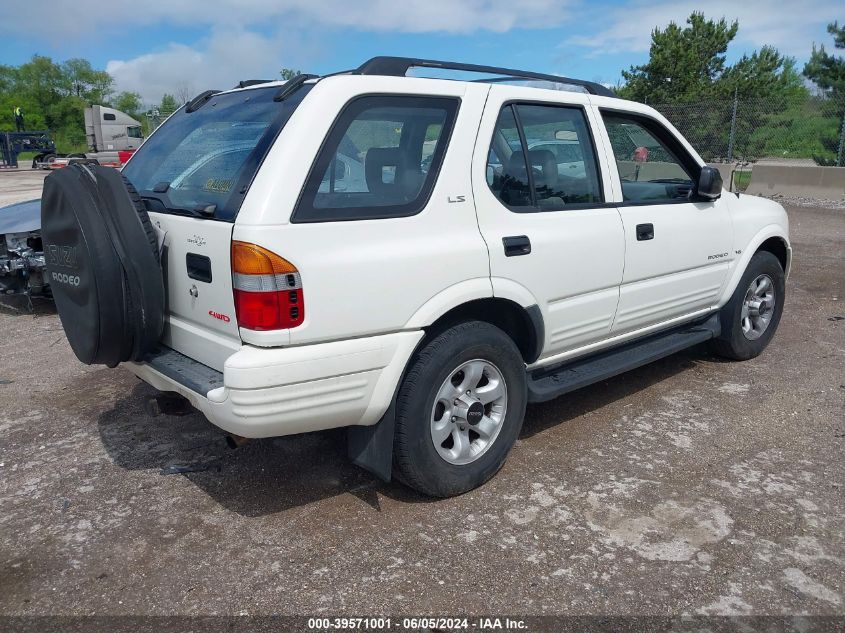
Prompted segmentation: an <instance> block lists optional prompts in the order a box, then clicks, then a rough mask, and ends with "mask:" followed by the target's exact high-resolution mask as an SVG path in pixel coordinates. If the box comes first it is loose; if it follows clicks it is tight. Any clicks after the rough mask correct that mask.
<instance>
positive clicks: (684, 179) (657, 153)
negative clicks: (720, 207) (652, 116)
mask: <svg viewBox="0 0 845 633" xmlns="http://www.w3.org/2000/svg"><path fill="white" fill-rule="evenodd" d="M603 118H604V125H605V127H606V128H607V135H608V136H609V137H610V145H611V147H612V148H613V154H614V156H615V158H616V166H617V168H618V169H619V178H620V180H621V181H622V199H623V200H624V201H625V202H651V201H654V202H658V203H659V202H661V201H663V202H670V201H671V202H676V201H679V200H687V199H689V197H690V195H691V193H692V190H693V183H694V180H693V178H692V176H691V175H690V169H689V167H688V166H685V163H684V161H682V160H681V159H679V158H678V152H676V151H673V149H672V147H671V144H670V143H669V142H665V141H663V140H661V137H663V138H670V136H669V132H668V131H666V130H663V129H662V128H661V127H659V124H658V123H657V122H653V121H646V120H644V119H640V118H638V117H630V116H625V115H620V114H615V113H614V114H609V113H605V114H604V115H603ZM687 162H688V161H687Z"/></svg>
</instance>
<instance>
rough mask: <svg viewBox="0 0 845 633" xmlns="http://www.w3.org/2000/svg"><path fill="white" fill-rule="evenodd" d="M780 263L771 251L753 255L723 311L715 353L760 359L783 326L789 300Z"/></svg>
mask: <svg viewBox="0 0 845 633" xmlns="http://www.w3.org/2000/svg"><path fill="white" fill-rule="evenodd" d="M785 285H786V281H785V275H784V272H783V267H782V266H781V264H780V261H779V260H778V258H777V257H775V256H774V255H773V254H772V253H769V252H768V251H759V252H757V253H755V254H754V256H753V257H752V258H751V261H750V262H749V263H748V268H746V269H745V274H743V276H742V279H740V281H739V285H737V287H736V290H735V291H734V294H733V295H732V296H731V299H730V301H728V303H727V304H726V305H725V307H724V308H722V311H721V313H720V319H721V322H722V334H721V336H719V338H717V339H716V340H714V341H713V344H712V350H713V352H715V353H716V354H717V355H718V356H723V357H725V358H729V359H731V360H748V359H750V358H754V357H756V356H759V355H760V354H761V353H762V352H763V350H764V349H766V346H767V345H768V344H769V341H771V340H772V337H773V336H774V335H775V331H776V330H777V328H778V324H779V323H780V317H781V314H783V302H784V299H785V298H786V293H785Z"/></svg>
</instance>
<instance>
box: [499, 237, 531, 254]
mask: <svg viewBox="0 0 845 633" xmlns="http://www.w3.org/2000/svg"><path fill="white" fill-rule="evenodd" d="M502 244H503V245H504V247H505V257H517V256H519V255H528V253H530V252H531V240H529V239H528V236H527V235H511V236H509V237H503V238H502Z"/></svg>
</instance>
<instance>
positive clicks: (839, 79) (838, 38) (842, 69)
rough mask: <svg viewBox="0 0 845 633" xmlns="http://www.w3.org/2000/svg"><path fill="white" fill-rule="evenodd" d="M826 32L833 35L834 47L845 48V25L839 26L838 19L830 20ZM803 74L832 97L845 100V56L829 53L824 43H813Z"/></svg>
mask: <svg viewBox="0 0 845 633" xmlns="http://www.w3.org/2000/svg"><path fill="white" fill-rule="evenodd" d="M827 32H828V33H830V34H831V35H833V46H834V48H837V49H845V26H841V27H840V26H839V22H838V21H836V22H832V23H830V24H828V25H827ZM804 76H805V77H807V78H808V79H811V80H812V81H813V82H815V84H816V85H817V86H818V87H819V88H821V89H822V90H825V91H828V92H829V93H830V95H831V96H832V97H834V98H840V99H843V100H845V57H842V56H840V55H831V54H829V53H828V52H827V51H826V50H825V48H824V44H822V45H821V46H819V47H818V48H816V46H815V44H813V53H812V55H811V56H810V60H809V61H808V62H807V64H806V65H805V66H804Z"/></svg>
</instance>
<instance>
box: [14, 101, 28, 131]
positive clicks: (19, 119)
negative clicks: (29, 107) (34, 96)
mask: <svg viewBox="0 0 845 633" xmlns="http://www.w3.org/2000/svg"><path fill="white" fill-rule="evenodd" d="M15 127H16V128H17V129H18V132H26V127H25V126H24V124H23V110H21V107H20V106H15Z"/></svg>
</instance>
